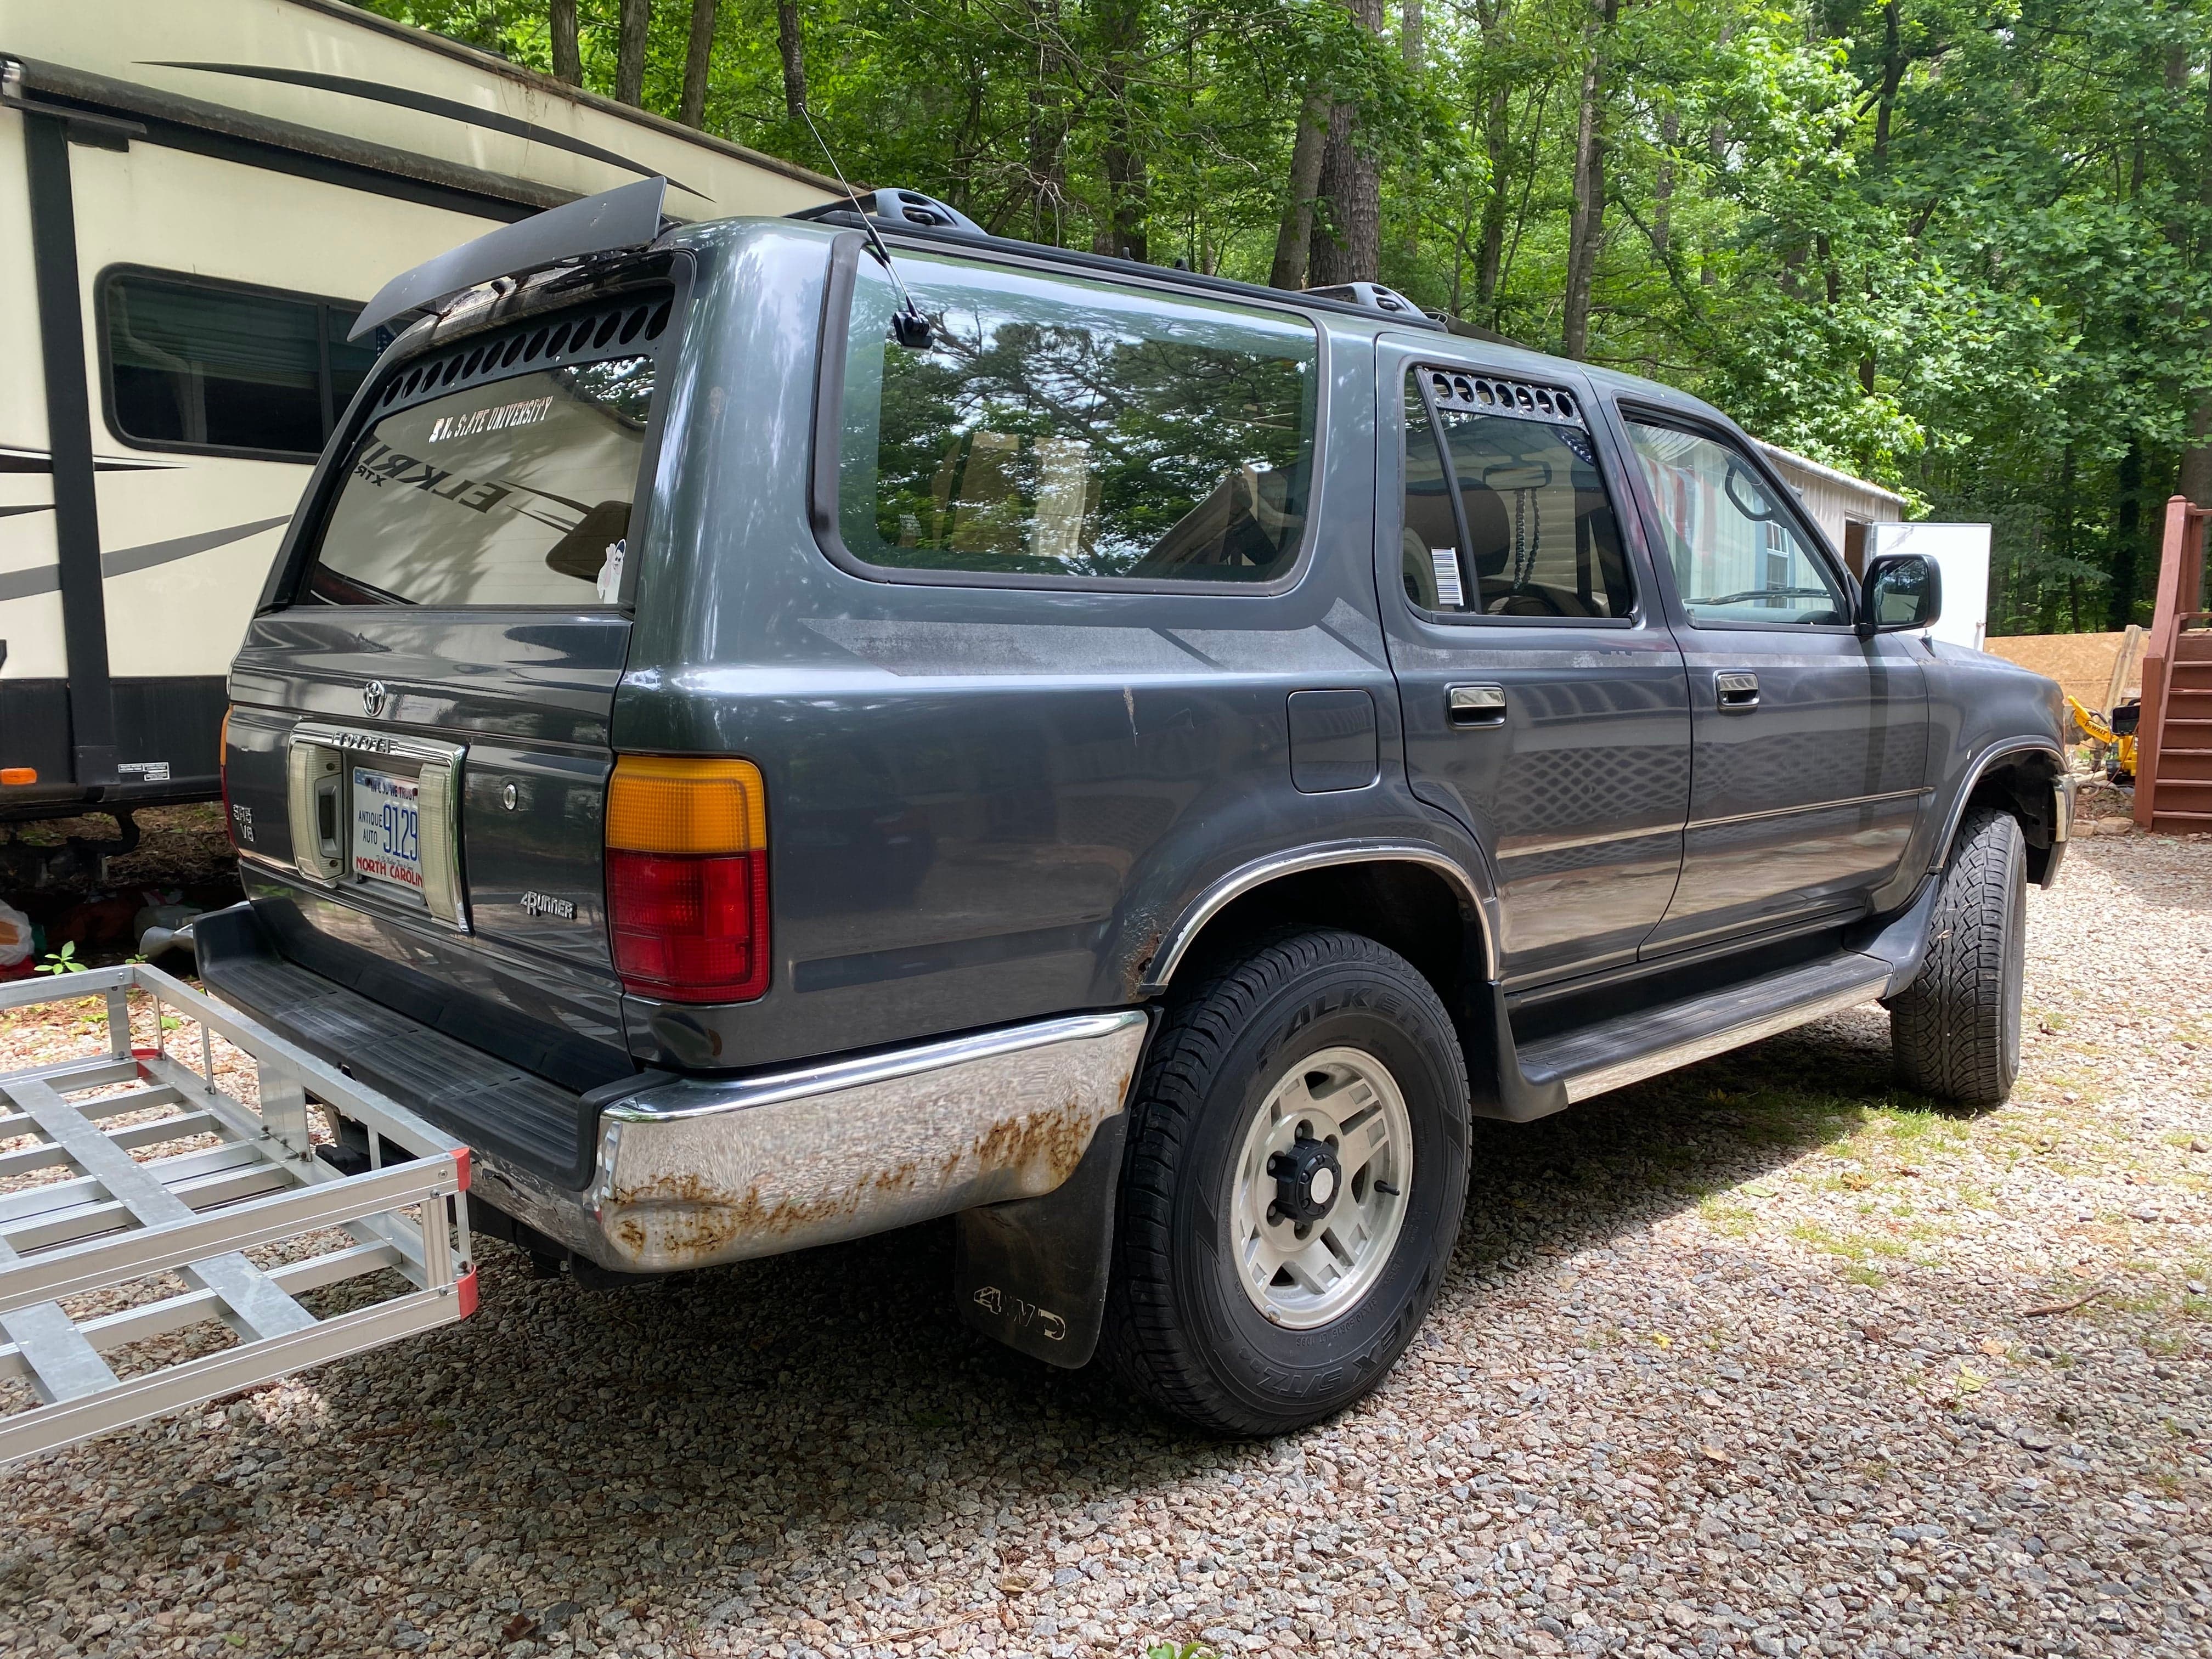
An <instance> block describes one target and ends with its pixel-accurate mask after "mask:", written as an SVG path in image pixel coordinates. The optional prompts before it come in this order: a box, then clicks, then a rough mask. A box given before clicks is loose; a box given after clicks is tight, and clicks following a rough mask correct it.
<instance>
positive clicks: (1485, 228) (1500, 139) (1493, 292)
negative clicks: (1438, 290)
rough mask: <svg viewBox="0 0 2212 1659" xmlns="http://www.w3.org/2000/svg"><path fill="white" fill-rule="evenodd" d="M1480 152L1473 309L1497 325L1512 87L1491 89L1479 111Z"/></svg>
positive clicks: (1510, 168)
mask: <svg viewBox="0 0 2212 1659" xmlns="http://www.w3.org/2000/svg"><path fill="white" fill-rule="evenodd" d="M1482 148H1483V153H1484V154H1485V155H1487V156H1488V157H1489V158H1490V195H1489V197H1488V198H1487V199H1486V200H1485V201H1484V203H1483V204H1482V243H1481V246H1480V251H1479V252H1478V253H1477V255H1476V258H1475V267H1474V309H1475V313H1476V314H1477V315H1478V316H1483V317H1487V318H1489V319H1490V323H1491V326H1492V327H1493V328H1494V327H1496V326H1497V325H1498V319H1497V316H1496V314H1495V313H1496V311H1497V308H1498V283H1499V281H1500V280H1501V279H1502V277H1503V276H1504V264H1505V212H1506V200H1505V188H1506V183H1507V181H1508V180H1509V179H1510V178H1511V177H1512V174H1513V90H1512V88H1510V87H1508V86H1498V87H1493V88H1491V92H1490V97H1489V100H1488V102H1487V104H1486V106H1485V108H1484V110H1483V112H1482Z"/></svg>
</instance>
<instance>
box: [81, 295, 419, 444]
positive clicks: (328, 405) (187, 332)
mask: <svg viewBox="0 0 2212 1659" xmlns="http://www.w3.org/2000/svg"><path fill="white" fill-rule="evenodd" d="M359 309H360V307H358V306H352V305H348V304H345V303H344V302H343V301H329V300H323V299H318V298H315V297H313V296H312V295H304V294H285V293H282V292H279V291H276V290H274V289H259V288H249V287H246V285H245V284H243V283H221V282H214V281H210V280H209V279H206V278H204V277H197V276H173V275H169V274H167V273H162V272H156V271H149V270H132V269H127V268H118V269H114V270H108V271H106V272H105V273H103V274H102V276H101V278H100V323H101V327H100V344H101V348H102V355H103V357H104V358H105V368H106V394H107V420H108V424H109V426H110V427H112V428H113V429H114V432H115V435H116V436H117V437H118V438H119V439H121V440H122V441H124V442H125V443H127V444H132V445H136V446H137V447H140V448H146V449H168V450H185V451H192V452H202V453H215V454H230V455H251V456H260V457H264V458H266V459H282V460H301V461H305V460H311V459H313V458H314V456H315V455H316V454H317V453H319V452H320V450H321V449H322V447H323V444H324V442H325V440H326V439H328V437H329V436H330V434H331V427H332V426H333V425H334V424H336V422H337V417H338V416H340V415H342V414H343V413H344V412H345V406H346V404H347V403H348V402H349V400H350V399H351V398H352V397H353V394H354V393H355V392H356V391H358V390H359V389H360V387H361V383H362V380H365V379H366V378H367V377H368V371H369V369H370V368H371V367H372V366H374V363H375V362H376V353H375V351H374V349H369V348H368V347H365V346H356V345H349V344H348V343H346V339H345V331H346V329H347V328H348V327H349V325H350V324H351V322H352V319H353V317H354V314H355V313H356V312H357V311H358V310H359Z"/></svg>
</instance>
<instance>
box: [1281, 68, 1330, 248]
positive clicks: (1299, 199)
mask: <svg viewBox="0 0 2212 1659" xmlns="http://www.w3.org/2000/svg"><path fill="white" fill-rule="evenodd" d="M1327 140H1328V100H1327V99H1326V98H1322V97H1319V96H1315V97H1310V98H1308V99H1307V100H1305V102H1304V104H1303V105H1301V106H1299V109H1298V131H1297V137H1296V138H1295V139H1294V140H1292V142H1291V195H1290V199H1289V200H1288V201H1287V202H1285V203H1284V204H1283V222H1282V225H1281V227H1280V228H1279V229H1278V230H1277V231H1276V233H1275V264H1274V268H1273V270H1270V271H1269V272H1268V273H1267V285H1268V286H1269V287H1270V288H1288V289H1300V288H1304V286H1305V285H1306V257H1307V254H1308V253H1309V252H1310V245H1311V243H1312V240H1313V222H1314V197H1316V195H1318V194H1319V193H1320V191H1321V156H1322V146H1323V145H1324V144H1325V143H1326V142H1327Z"/></svg>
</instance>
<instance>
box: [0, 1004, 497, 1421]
mask: <svg viewBox="0 0 2212 1659" xmlns="http://www.w3.org/2000/svg"><path fill="white" fill-rule="evenodd" d="M134 992H136V993H138V995H137V998H135V999H134V998H133V996H132V993H134ZM87 999H98V1002H97V1003H96V1004H94V1005H93V1006H90V1007H88V1008H86V1009H85V1010H84V1012H83V1014H82V1020H83V1025H84V1030H85V1032H86V1035H87V1036H88V1038H89V1039H90V1040H91V1041H92V1042H95V1043H97V1044H98V1045H99V1046H98V1047H97V1048H94V1050H93V1052H90V1053H88V1054H86V1055H85V1056H84V1057H82V1058H80V1059H75V1060H64V1061H60V1062H58V1063H56V1064H52V1065H46V1066H33V1067H29V1068H27V1069H25V1070H22V1071H17V1072H12V1073H4V1074H0V1338H4V1341H0V1396H14V1397H16V1398H18V1399H20V1398H21V1396H22V1395H23V1394H24V1393H25V1392H26V1390H25V1389H24V1388H23V1387H22V1386H20V1385H21V1384H27V1391H28V1393H29V1394H30V1395H33V1396H34V1397H35V1403H33V1404H29V1405H27V1406H26V1407H21V1408H19V1409H15V1410H12V1411H9V1410H7V1409H6V1405H7V1401H6V1399H5V1398H4V1397H0V1463H9V1462H15V1460H17V1459H19V1458H24V1457H28V1456H31V1455H34V1454H36V1453H39V1452H42V1451H48V1450H52V1449H54V1448H56V1447H58V1446H64V1445H68V1444H70V1443H73V1442H76V1441H79V1440H83V1439H88V1438H90V1437H93V1436H95V1435H100V1434H105V1433H107V1432H109V1431H112V1430H115V1429H119V1428H124V1427H126V1426H127V1425H131V1424H133V1423H137V1422H142V1421H143V1420H144V1419H147V1418H149V1417H154V1416H157V1415H159V1414H160V1413H163V1412H167V1411H173V1410H176V1409H178V1408H179V1407H185V1406H191V1405H197V1404H198V1403H200V1402H201V1401H206V1400H210V1399H213V1398H215V1397H216V1395H226V1394H231V1393H234V1392H236V1391H237V1390H239V1389H248V1388H252V1387H254V1386H256V1385H258V1384H259V1383H267V1382H270V1381H271V1380H272V1379H274V1378H276V1377H279V1376H286V1375H288V1374H289V1373H290V1372H293V1371H296V1370H301V1369H302V1368H304V1367H306V1366H309V1365H314V1364H320V1363H321V1362H323V1361H324V1360H327V1359H335V1358H339V1357H341V1356H342V1355H345V1354H349V1353H358V1352H361V1351H362V1350H363V1349H366V1348H374V1347H379V1346H382V1345H384V1344H386V1343H388V1342H394V1341H397V1340H399V1339H400V1338H402V1337H405V1336H409V1335H412V1334H414V1333H416V1332H417V1331H423V1330H428V1329H429V1328H432V1327H434V1326H438V1325H445V1324H450V1323H452V1322H453V1321H455V1320H458V1319H463V1318H465V1317H466V1316H468V1315H469V1314H470V1313H471V1312H473V1311H474V1310H475V1306H476V1273H475V1269H474V1267H473V1266H472V1264H471V1259H470V1253H469V1237H468V1220H467V1205H466V1202H465V1200H464V1199H463V1198H462V1196H461V1195H462V1194H464V1193H465V1191H466V1190H467V1188H468V1181H469V1149H468V1148H467V1147H466V1146H463V1145H462V1144H461V1143H460V1142H459V1141H457V1140H455V1139H453V1137H452V1136H450V1135H447V1134H445V1133H441V1131H439V1130H437V1129H435V1128H433V1127H431V1126H430V1125H429V1124H428V1123H426V1122H424V1121H422V1119H421V1118H419V1117H417V1116H416V1115H414V1114H413V1113H412V1112H410V1111H408V1110H407V1109H405V1108H404V1107H403V1106H401V1105H399V1104H398V1103H397V1102H395V1101H392V1100H391V1099H389V1098H388V1097H385V1096H383V1095H380V1094H379V1093H377V1092H376V1091H374V1090H371V1089H367V1088H364V1087H362V1085H359V1084H356V1083H355V1082H354V1081H353V1080H352V1079H349V1078H348V1077H346V1076H345V1075H344V1074H343V1073H341V1072H339V1071H337V1069H336V1068H335V1067H332V1066H328V1065H326V1064H325V1063H324V1062H323V1061H321V1060H317V1059H315V1058H314V1057H313V1055H311V1054H307V1052H306V1051H305V1050H304V1049H301V1048H298V1047H296V1046H295V1045H294V1044H292V1043H289V1042H286V1041H285V1040H284V1039H283V1038H282V1037H279V1036H276V1035H275V1034H274V1033H273V1032H270V1031H269V1030H266V1029H264V1027H262V1026H260V1025H258V1024H255V1023H254V1022H253V1021H252V1020H250V1019H247V1018H245V1017H244V1016H242V1015H240V1014H238V1013H235V1012H233V1011H231V1010H230V1009H228V1008H226V1007H224V1006H222V1004H220V1003H218V1002H216V1001H215V1000H213V999H211V998H210V997H209V996H207V995H206V994H204V993H203V992H201V991H198V990H197V989H195V988H193V987H191V986H188V985H186V984H185V983H184V982H183V981H179V980H176V979H173V978H172V977H170V976H169V975H167V974H164V973H161V971H159V970H158V969H153V968H149V967H147V966H145V965H143V964H142V963H130V964H126V965H125V966H123V967H118V968H97V969H88V970H86V971H83V972H79V973H71V974H61V975H48V976H42V977H40V978H39V979H36V980H33V981H24V982H20V983H15V984H10V985H6V986H0V1011H7V1010H13V1009H21V1008H26V1007H31V1006H40V1005H56V1006H66V1005H70V1004H82V1003H83V1002H84V1001H85V1000H87ZM134 1001H135V1005H136V1006H135V1010H134ZM134 1012H135V1013H136V1016H137V1023H138V1026H139V1030H140V1032H141V1034H142V1035H141V1038H140V1046H138V1047H137V1048H133V1046H132V1040H131V1021H132V1017H133V1013H134ZM195 1027H196V1028H197V1029H196V1030H195V1029H194V1028H195ZM174 1036H182V1037H184V1038H185V1043H184V1048H185V1050H186V1051H188V1053H179V1049H178V1047H177V1045H176V1043H175V1042H174V1041H173V1037H174ZM216 1036H221V1037H222V1038H224V1039H227V1040H228V1042H229V1043H231V1044H232V1045H234V1046H235V1047H236V1048H238V1049H239V1050H240V1051H242V1053H243V1054H244V1055H245V1057H246V1060H247V1061H248V1062H249V1063H250V1064H251V1065H252V1067H253V1068H254V1070H255V1072H256V1073H257V1075H258V1082H259V1098H260V1105H259V1109H258V1110H256V1109H253V1108H252V1107H249V1106H247V1105H246V1104H245V1103H244V1102H242V1101H240V1100H239V1099H238V1098H236V1097H234V1096H232V1095H229V1094H227V1093H225V1092H224V1091H222V1088H221V1087H220V1086H219V1085H218V1083H217V1080H216V1073H217V1054H218V1050H217V1049H216V1045H215V1042H214V1038H215V1037H216ZM315 1103H319V1104H320V1105H321V1106H324V1107H326V1108H329V1109H332V1110H334V1111H336V1112H337V1113H339V1114H341V1115H343V1116H345V1117H346V1118H348V1119H350V1120H352V1121H355V1122H357V1123H360V1124H362V1125H363V1126H365V1127H367V1128H368V1130H369V1148H370V1167H369V1169H368V1170H366V1171H365V1172H363V1173H360V1174H356V1175H350V1176H349V1175H346V1174H343V1173H342V1172H341V1171H340V1170H337V1169H336V1168H334V1167H333V1166H332V1165H331V1164H328V1163H325V1161H323V1160H322V1159H320V1158H317V1157H316V1156H315V1152H314V1140H313V1129H312V1121H311V1119H310V1116H309V1113H310V1110H311V1107H312V1106H313V1104H315ZM180 1143H181V1144H182V1146H183V1147H184V1149H183V1150H179V1149H178V1148H179V1144H180ZM318 1235H328V1236H327V1237H317V1236H318ZM249 1252H251V1253H252V1255H249V1254H248V1253H249ZM256 1257H258V1258H259V1260H258V1261H257V1260H256V1259H255V1258H256ZM376 1275H385V1276H384V1277H381V1278H378V1277H375V1276H376ZM349 1280H353V1281H360V1283H358V1284H357V1285H354V1286H353V1287H352V1290H351V1292H350V1293H349V1294H348V1295H346V1296H343V1297H337V1298H335V1299H337V1300H340V1301H357V1300H359V1299H360V1298H361V1297H365V1296H368V1295H371V1294H374V1293H375V1292H377V1291H383V1292H384V1294H382V1295H381V1297H380V1299H377V1300H374V1301H369V1302H368V1303H366V1304H365V1305H359V1306H352V1307H348V1308H342V1309H340V1310H337V1311H333V1312H331V1313H329V1314H328V1315H327V1316H317V1315H316V1314H315V1313H314V1312H313V1311H311V1310H310V1309H309V1307H308V1306H307V1304H306V1303H304V1302H303V1301H302V1300H301V1297H306V1296H307V1295H309V1293H310V1292H313V1291H319V1290H322V1289H324V1288H325V1287H327V1286H332V1285H340V1284H341V1283H343V1282H344V1281H349ZM178 1285H181V1286H182V1288H181V1290H179V1288H178ZM213 1322H221V1326H228V1335H226V1333H224V1332H223V1331H222V1329H221V1328H220V1326H217V1325H216V1324H215V1323H213ZM196 1325H205V1326H207V1329H206V1330H205V1331H204V1332H203V1333H201V1334H200V1340H199V1341H198V1343H197V1346H201V1347H205V1346H207V1344H208V1340H210V1339H212V1340H215V1341H228V1346H222V1347H220V1348H217V1349H216V1351H214V1352H201V1353H199V1354H197V1356H196V1357H192V1358H183V1359H179V1360H174V1361H172V1362H170V1363H167V1364H160V1363H153V1364H148V1363H147V1362H148V1360H149V1356H147V1355H145V1354H143V1353H139V1352H133V1350H134V1349H135V1348H136V1346H137V1345H140V1344H143V1343H146V1342H148V1341H149V1340H155V1339H160V1338H163V1337H167V1336H170V1335H172V1334H174V1333H178V1332H180V1331H183V1330H185V1329H186V1328H189V1327H192V1326H196ZM150 1358H152V1359H154V1360H155V1361H156V1362H158V1359H159V1356H158V1355H156V1356H152V1357H150ZM111 1362H116V1363H111ZM9 1383H15V1384H17V1385H18V1386H7V1385H8V1384H9Z"/></svg>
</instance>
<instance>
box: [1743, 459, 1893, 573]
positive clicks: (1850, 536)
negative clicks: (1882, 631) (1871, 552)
mask: <svg viewBox="0 0 2212 1659" xmlns="http://www.w3.org/2000/svg"><path fill="white" fill-rule="evenodd" d="M1759 448H1760V449H1761V450H1763V451H1764V452H1765V455H1766V459H1768V460H1770V461H1771V462H1773V463H1774V470H1775V471H1778V472H1779V473H1780V474H1781V475H1782V478H1783V482H1784V483H1787V484H1788V485H1790V488H1791V489H1795V490H1796V492H1797V496H1798V499H1799V500H1800V501H1803V502H1804V503H1805V510H1806V511H1807V512H1808V513H1811V514H1812V515H1813V518H1814V522H1815V523H1817V524H1818V525H1819V526H1820V528H1821V529H1822V530H1823V531H1824V532H1826V534H1827V538H1828V540H1829V541H1830V543H1832V544H1833V545H1834V546H1835V547H1836V548H1837V550H1838V551H1840V552H1841V553H1842V554H1843V556H1844V563H1845V564H1847V565H1849V566H1850V568H1851V574H1853V575H1857V574H1858V572H1859V569H1860V568H1861V567H1862V566H1863V564H1864V562H1865V561H1866V527H1867V526H1869V525H1874V524H1896V523H1899V521H1901V520H1903V519H1904V517H1905V497H1904V496H1902V495H1899V494H1898V493H1897V492H1896V491H1895V490H1893V489H1883V488H1882V487H1881V485H1880V484H1877V483H1868V482H1867V481H1866V480H1865V479H1864V478H1854V477H1852V476H1851V475H1850V473H1848V472H1838V471H1837V470H1836V469H1835V468H1834V467H1832V466H1823V465H1821V464H1820V462H1818V461H1814V460H1808V459H1806V458H1805V457H1804V456H1802V455H1800V454H1798V453H1796V452H1795V451H1794V450H1788V449H1784V448H1781V447H1779V446H1778V445H1775V444H1769V443H1762V444H1760V445H1759Z"/></svg>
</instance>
